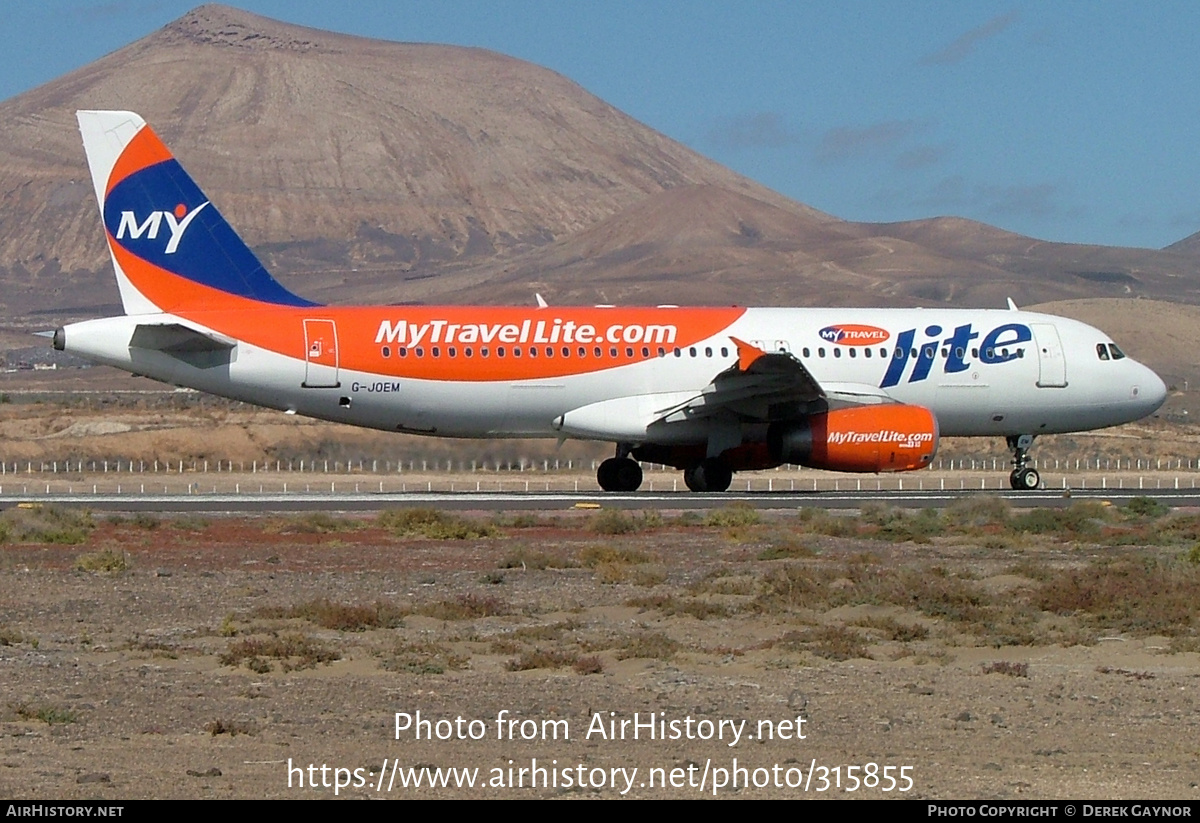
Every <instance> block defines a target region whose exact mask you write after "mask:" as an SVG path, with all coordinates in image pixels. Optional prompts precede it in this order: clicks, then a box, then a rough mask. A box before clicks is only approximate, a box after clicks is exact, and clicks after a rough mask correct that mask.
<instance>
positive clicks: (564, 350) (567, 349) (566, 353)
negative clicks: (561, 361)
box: [562, 346, 571, 357]
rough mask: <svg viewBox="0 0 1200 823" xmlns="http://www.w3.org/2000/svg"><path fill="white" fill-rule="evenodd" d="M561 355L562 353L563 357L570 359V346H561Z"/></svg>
mask: <svg viewBox="0 0 1200 823" xmlns="http://www.w3.org/2000/svg"><path fill="white" fill-rule="evenodd" d="M562 353H563V357H570V356H571V347H570V346H563V347H562Z"/></svg>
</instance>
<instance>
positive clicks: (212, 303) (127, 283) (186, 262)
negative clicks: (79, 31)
mask: <svg viewBox="0 0 1200 823" xmlns="http://www.w3.org/2000/svg"><path fill="white" fill-rule="evenodd" d="M76 117H77V118H78V120H79V131H80V134H82V136H83V146H84V150H85V151H86V152H87V159H88V166H89V167H90V169H91V172H92V185H93V186H95V189H96V201H97V202H98V203H99V204H100V217H101V220H102V221H103V223H104V233H105V237H106V239H107V240H108V249H109V252H110V254H111V255H112V261H113V268H114V269H115V271H116V275H117V285H118V286H119V287H120V290H121V303H122V305H123V306H124V308H125V313H126V314H151V313H158V312H179V311H185V310H189V309H193V310H197V309H198V310H205V309H230V308H242V307H248V306H249V305H252V304H254V303H272V304H275V305H284V306H312V305H315V304H314V303H312V302H310V301H308V300H305V299H303V298H301V297H298V296H296V295H294V294H292V293H291V292H290V291H288V290H287V289H285V288H284V287H283V286H281V285H280V284H279V282H278V281H276V280H275V278H273V277H272V276H271V275H270V274H269V273H268V272H267V270H266V268H264V267H263V264H262V263H261V262H259V260H258V258H257V257H255V255H254V252H252V251H250V249H249V248H248V247H247V246H246V244H245V243H244V242H243V241H242V239H241V238H240V237H238V235H237V233H236V232H234V230H233V228H232V227H231V226H230V225H229V224H228V223H227V222H226V221H225V218H223V217H222V216H221V214H220V212H218V211H217V209H216V207H215V206H213V205H212V204H211V203H210V202H209V200H208V197H207V196H206V195H205V194H204V192H202V191H201V190H200V187H199V186H197V185H196V183H195V182H194V181H193V180H192V178H191V177H190V176H188V173H187V172H186V171H184V170H183V167H182V166H180V165H179V162H178V161H177V160H176V159H175V158H174V156H173V155H172V154H171V151H170V149H168V148H167V147H166V146H165V145H163V142H162V141H161V140H160V139H159V138H158V135H156V134H155V133H154V131H153V130H152V129H151V128H150V127H149V126H148V125H146V122H145V121H144V120H143V119H142V118H141V117H139V116H138V115H136V114H134V113H133V112H129V111H80V112H76Z"/></svg>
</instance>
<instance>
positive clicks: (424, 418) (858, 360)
mask: <svg viewBox="0 0 1200 823" xmlns="http://www.w3.org/2000/svg"><path fill="white" fill-rule="evenodd" d="M273 311H274V310H273V309H272V308H270V307H264V308H263V309H262V310H261V311H260V314H261V322H262V323H264V324H270V323H273V322H295V321H294V316H295V311H294V310H291V311H290V313H289V314H288V315H287V317H288V318H289V319H286V320H282V321H277V320H276V319H274V318H273V317H272V313H273ZM447 311H452V312H455V313H457V314H458V315H462V316H466V315H468V314H469V312H470V311H471V310H470V309H468V308H463V307H455V308H453V309H448V310H447ZM570 311H571V310H570V309H564V310H562V312H565V313H569V312H570ZM588 311H591V312H594V311H595V310H594V309H589V310H588ZM611 311H613V312H614V313H617V312H620V311H621V310H620V309H611ZM659 311H661V315H662V319H663V323H664V324H666V323H670V322H671V320H672V319H673V318H674V317H676V316H678V313H686V312H688V311H689V310H688V309H679V308H663V309H661V310H659ZM355 312H357V313H358V315H356V317H357V321H358V322H357V325H355V324H350V323H343V322H342V320H341V319H339V315H340V314H341V313H355ZM363 312H374V313H375V315H377V316H378V317H380V318H390V317H394V316H396V315H397V314H398V313H401V314H402V313H403V309H402V308H397V307H392V308H384V307H380V308H374V309H339V308H336V307H320V308H313V309H312V310H311V311H310V312H309V314H311V315H312V317H313V318H320V322H323V323H326V324H328V325H329V328H330V329H331V330H335V331H333V333H334V334H335V335H336V339H337V343H336V346H337V351H338V352H339V354H338V355H337V356H335V357H333V359H332V360H330V359H328V358H327V359H326V361H325V362H324V363H318V362H316V361H315V360H314V359H312V358H309V357H306V353H305V351H304V350H303V349H300V350H297V351H295V352H280V351H273V350H269V349H268V348H264V347H262V346H257V345H254V344H253V343H251V342H248V341H246V340H243V339H239V337H238V334H237V330H236V329H234V328H230V327H228V323H223V324H222V323H214V324H213V325H211V326H210V325H207V324H206V322H205V317H204V315H203V314H202V313H191V314H190V315H189V317H188V318H187V319H183V318H180V317H176V316H174V315H128V316H122V317H112V318H105V319H100V320H91V321H86V322H82V323H76V324H72V325H70V326H67V327H66V328H65V329H64V332H65V346H64V348H65V349H66V350H67V351H69V352H72V353H75V354H79V355H81V356H84V357H87V358H89V359H91V360H94V361H96V362H100V363H105V364H108V365H111V366H115V367H117V368H120V369H124V370H126V371H132V372H136V373H139V374H144V375H146V376H148V377H152V378H154V379H156V380H161V381H164V382H167V383H172V384H175V385H179V386H188V387H191V388H195V389H199V390H201V391H205V392H210V393H213V394H218V395H223V396H226V397H231V398H236V399H239V400H244V401H246V402H249V403H254V404H257V405H262V406H267V407H271V408H277V409H282V410H287V411H290V412H294V413H298V414H303V415H307V416H311V417H316V418H322V419H326V420H335V421H340V422H344V423H348V424H351V425H357V426H366V427H371V428H377V429H385V430H391V431H397V430H400V431H409V432H416V433H426V434H436V435H439V436H449V437H558V436H562V434H563V432H562V431H561V427H560V426H559V425H558V421H560V418H562V417H563V415H565V414H567V413H569V412H571V411H572V410H575V409H580V408H582V407H587V406H590V405H592V404H598V403H603V402H605V401H613V400H619V399H621V398H634V399H636V400H631V401H630V402H629V404H628V405H627V408H628V409H629V410H630V411H631V414H629V415H625V417H628V419H621V420H613V421H612V423H611V430H608V429H604V428H601V429H598V430H595V431H593V430H591V429H589V430H587V432H585V433H583V434H579V433H573V432H569V431H568V432H567V433H568V434H570V435H571V436H585V437H593V438H595V439H602V440H613V441H617V442H630V443H637V442H641V441H643V440H645V439H646V433H645V425H646V422H647V420H648V419H649V416H650V415H652V414H653V413H654V412H655V411H656V410H659V409H662V408H667V407H670V406H672V405H674V404H675V403H680V402H686V401H687V400H688V399H689V398H692V397H694V396H696V395H698V394H700V393H702V392H704V391H705V390H706V388H707V387H709V386H710V385H711V384H712V382H713V380H714V377H715V376H716V375H717V374H718V373H720V372H722V371H724V370H726V369H729V368H730V367H731V366H733V365H734V364H736V362H737V351H736V346H735V344H734V342H733V338H739V339H741V340H745V341H749V342H750V343H752V344H753V345H754V346H756V347H758V348H761V349H763V350H765V351H778V350H781V349H782V350H786V351H789V352H790V353H791V354H792V355H793V356H794V357H796V358H797V359H798V360H799V361H800V362H801V363H802V364H803V365H804V366H805V368H806V369H807V370H808V372H809V373H810V374H811V375H812V377H813V378H815V380H816V382H817V383H819V384H820V386H821V387H822V388H823V389H825V390H826V391H828V392H829V393H830V395H831V397H834V396H836V395H837V394H839V393H841V392H845V393H848V394H861V395H871V394H874V395H876V396H878V397H880V398H886V399H890V400H893V401H897V402H900V403H905V404H913V405H919V406H923V407H926V408H928V409H930V410H932V411H933V412H934V414H935V415H936V418H937V423H938V427H939V429H940V433H941V435H942V436H973V435H995V436H1007V435H1017V434H1033V435H1038V434H1046V433H1055V432H1070V431H1082V430H1088V429H1095V428H1101V427H1105V426H1113V425H1117V424H1120V423H1125V422H1128V421H1132V420H1136V419H1139V418H1141V417H1144V416H1145V415H1147V414H1150V413H1152V412H1153V411H1155V410H1156V409H1157V408H1158V407H1159V406H1160V405H1161V404H1162V402H1163V400H1164V398H1165V394H1166V389H1165V386H1164V385H1163V382H1162V380H1160V379H1159V378H1158V376H1157V375H1155V374H1154V372H1152V371H1151V370H1150V369H1148V368H1147V367H1145V366H1143V365H1142V364H1140V363H1138V362H1136V361H1134V360H1132V359H1130V358H1128V357H1124V356H1123V355H1121V354H1120V352H1119V349H1117V348H1116V347H1115V346H1113V345H1112V341H1111V340H1110V339H1109V337H1108V336H1107V335H1105V334H1104V333H1102V332H1100V331H1098V330H1097V329H1095V328H1092V327H1090V326H1087V325H1085V324H1083V323H1079V322H1077V321H1074V320H1069V319H1065V318H1062V317H1054V316H1050V315H1043V314H1036V313H1032V312H1023V311H982V310H949V309H785V308H762V309H747V310H745V311H744V312H743V313H741V314H740V316H738V317H737V319H736V320H734V321H733V322H732V323H731V324H730V325H728V326H726V327H724V328H721V329H720V331H719V332H718V333H716V334H712V335H711V336H709V337H707V338H705V339H701V340H698V341H697V342H695V343H694V344H692V345H687V346H682V347H676V346H674V345H671V344H668V345H666V346H664V347H663V349H664V350H663V352H662V353H661V354H657V353H652V355H653V356H651V357H650V358H649V359H641V360H638V361H637V362H628V363H617V362H613V363H609V362H607V360H608V357H609V352H610V351H613V352H616V351H618V348H620V349H623V348H624V344H623V343H622V344H621V345H620V346H619V347H612V346H610V345H609V343H610V342H611V341H604V342H603V343H602V344H600V345H586V346H581V347H578V348H576V347H570V352H569V357H571V358H576V359H575V362H574V363H573V364H572V368H571V369H570V370H568V371H569V373H562V374H558V375H551V376H531V377H521V376H520V373H519V370H518V371H517V372H516V373H515V374H514V373H512V368H513V364H514V356H516V355H520V356H521V357H523V358H525V360H524V362H526V363H534V362H538V363H540V364H542V365H543V366H544V364H545V356H544V352H542V351H541V349H540V347H538V346H536V345H533V346H531V345H529V344H528V342H527V341H518V345H515V346H514V345H510V346H508V347H507V349H508V350H507V351H506V352H504V354H505V357H507V358H508V360H507V361H506V366H507V367H508V369H509V372H510V376H509V377H508V378H507V379H489V378H488V369H487V363H486V362H484V360H483V359H482V357H481V352H480V351H476V352H473V356H474V357H475V358H476V361H475V364H474V365H475V366H477V367H478V368H477V370H476V371H475V372H473V373H472V375H471V379H438V378H437V377H430V376H429V375H428V367H429V361H430V359H432V358H434V357H438V358H447V360H446V362H447V364H449V358H450V357H451V356H452V355H451V351H453V352H454V355H453V356H454V357H455V358H461V357H463V356H464V354H465V351H464V350H463V347H461V346H450V345H445V344H443V345H439V346H436V347H435V346H433V345H430V344H429V341H425V343H426V345H424V346H423V347H422V353H421V357H422V360H423V365H424V366H425V369H426V373H424V374H423V375H422V376H421V377H414V376H411V375H409V374H408V371H407V369H406V366H407V365H411V364H413V363H415V362H416V348H413V349H411V350H410V351H408V352H406V358H405V359H401V358H400V357H398V356H397V354H396V352H394V351H388V356H387V357H386V358H383V357H382V355H380V357H379V363H378V366H377V367H376V366H372V365H370V363H369V362H367V363H366V364H365V366H364V357H363V356H362V354H361V350H363V349H368V350H369V351H370V353H371V354H372V356H374V355H375V352H376V350H382V348H383V347H381V346H380V345H378V344H377V343H376V341H375V340H374V339H350V338H351V333H350V331H349V329H352V328H358V327H362V326H363V325H364V324H363V318H362V316H361V314H362V313H363ZM375 315H373V316H375ZM529 315H530V316H531V317H537V316H539V315H538V310H534V309H530V310H529ZM243 319H244V318H243ZM307 322H312V321H307ZM155 324H179V325H182V326H186V327H187V328H189V329H195V330H197V331H199V332H203V333H206V334H212V335H215V336H219V337H222V338H226V339H228V340H229V341H230V343H231V346H232V347H231V348H230V349H229V352H228V355H227V356H222V357H216V358H212V357H210V358H209V359H207V360H205V359H203V358H196V357H189V356H180V355H179V354H178V353H171V352H168V351H162V350H155V349H147V348H139V347H136V346H131V345H130V343H131V339H132V338H133V333H134V330H135V328H136V327H138V326H139V325H155ZM366 326H367V327H369V328H373V327H374V326H373V321H371V322H367V323H366ZM831 329H832V331H831ZM823 335H824V336H823ZM839 336H840V339H837V338H839ZM364 337H365V336H364ZM522 344H524V345H522ZM531 347H532V348H539V351H537V352H535V354H537V355H538V356H539V357H541V360H540V361H539V360H534V359H532V358H530V356H529V351H528V349H529V348H531ZM330 348H332V346H331V347H330ZM388 348H389V349H392V348H396V349H398V347H388ZM547 348H553V349H554V350H553V352H552V353H553V354H554V355H555V356H558V357H562V354H561V353H560V352H559V351H558V349H557V347H547ZM522 349H524V350H522ZM563 351H566V348H564V349H563ZM577 351H578V352H584V354H583V355H582V357H580V356H579V355H578V354H577ZM435 352H436V354H435ZM597 352H599V354H598V355H597V354H596V353H597ZM355 353H357V354H358V356H355ZM488 354H489V357H495V356H496V355H497V350H496V347H493V348H492V349H491V351H489V352H488ZM585 361H586V362H585ZM456 365H457V364H456ZM614 408H622V409H623V408H626V407H621V406H615V407H614ZM606 425H607V424H606ZM679 432H680V433H679V435H678V437H679V439H680V440H681V441H686V440H689V439H694V438H695V437H696V436H697V435H696V434H695V432H688V431H687V430H686V427H681V428H679Z"/></svg>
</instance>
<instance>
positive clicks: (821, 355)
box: [817, 346, 825, 357]
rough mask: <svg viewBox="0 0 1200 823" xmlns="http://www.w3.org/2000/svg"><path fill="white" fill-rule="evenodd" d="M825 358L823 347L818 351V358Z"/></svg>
mask: <svg viewBox="0 0 1200 823" xmlns="http://www.w3.org/2000/svg"><path fill="white" fill-rule="evenodd" d="M824 356H825V347H824V346H821V347H820V348H819V349H817V357H824Z"/></svg>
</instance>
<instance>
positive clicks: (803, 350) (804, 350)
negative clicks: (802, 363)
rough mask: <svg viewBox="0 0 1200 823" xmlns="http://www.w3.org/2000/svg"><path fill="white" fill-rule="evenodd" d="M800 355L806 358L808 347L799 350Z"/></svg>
mask: <svg viewBox="0 0 1200 823" xmlns="http://www.w3.org/2000/svg"><path fill="white" fill-rule="evenodd" d="M800 353H801V354H803V355H804V356H805V357H808V356H809V352H808V346H805V347H804V348H803V349H801V350H800Z"/></svg>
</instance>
